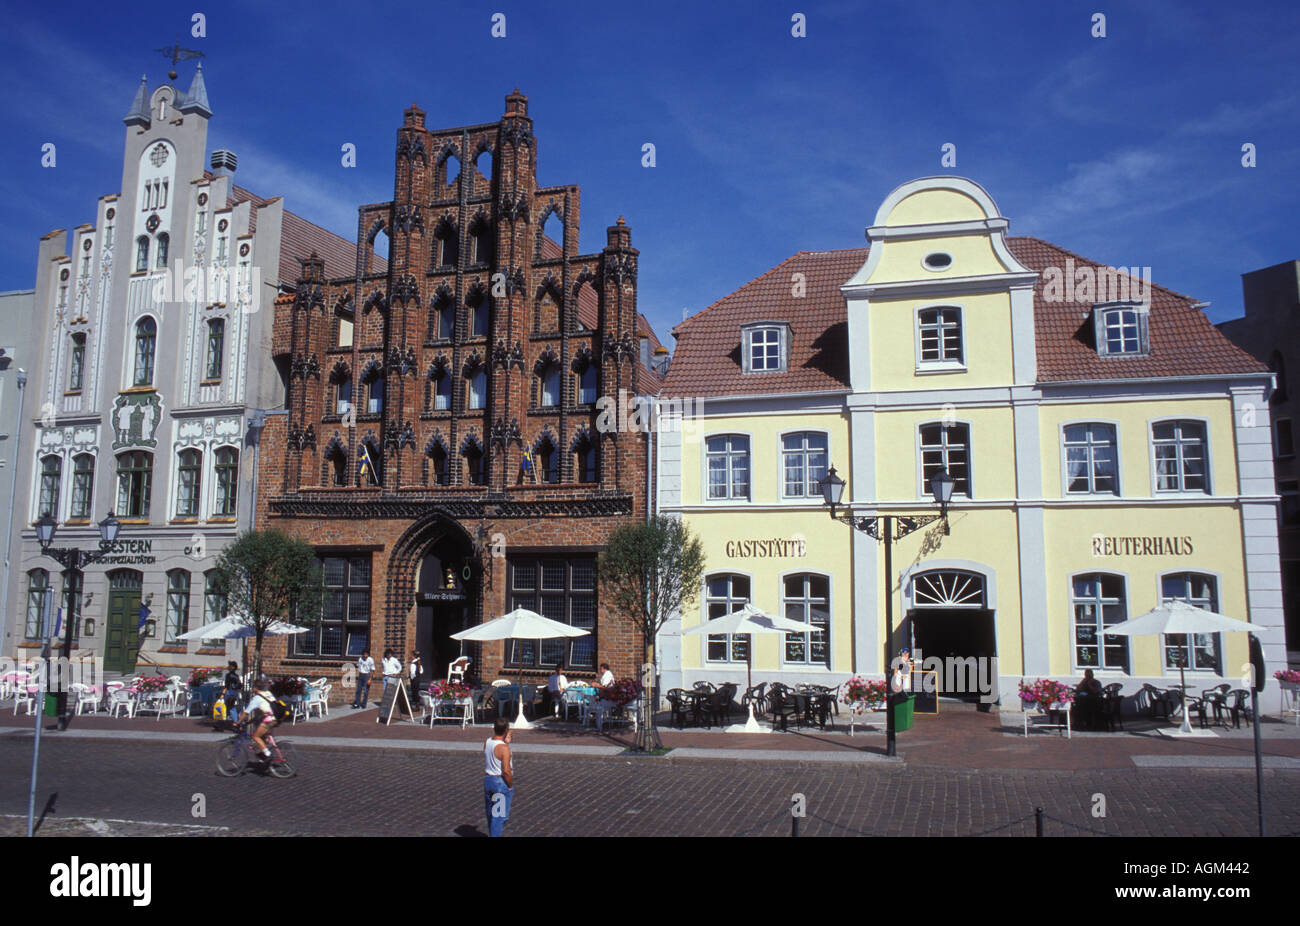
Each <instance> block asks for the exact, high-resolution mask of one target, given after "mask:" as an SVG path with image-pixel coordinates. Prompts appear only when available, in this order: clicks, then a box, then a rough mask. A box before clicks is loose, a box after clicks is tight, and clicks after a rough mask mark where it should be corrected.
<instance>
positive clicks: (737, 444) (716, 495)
mask: <svg viewBox="0 0 1300 926" xmlns="http://www.w3.org/2000/svg"><path fill="white" fill-rule="evenodd" d="M705 461H706V462H705V466H706V468H707V471H708V489H707V491H708V497H709V500H710V501H714V500H718V499H745V500H748V498H749V438H748V437H746V436H745V435H744V434H715V435H713V436H712V437H710V438H708V439H707V440H706V441H705Z"/></svg>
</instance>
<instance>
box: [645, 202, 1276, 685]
mask: <svg viewBox="0 0 1300 926" xmlns="http://www.w3.org/2000/svg"><path fill="white" fill-rule="evenodd" d="M1008 225H1009V223H1008V221H1007V219H1005V218H1003V217H1002V216H1001V215H1000V213H999V211H998V209H997V206H996V205H995V204H994V202H993V200H992V198H991V197H990V196H989V194H988V193H987V192H986V191H985V190H983V189H982V188H981V187H980V186H979V185H977V184H975V183H973V182H971V181H969V180H966V179H963V178H959V177H932V178H924V179H921V180H916V181H913V182H911V183H908V184H905V185H903V186H901V187H899V188H898V189H897V190H895V191H894V192H893V193H891V194H890V195H889V196H888V197H887V198H886V199H885V201H884V203H883V204H882V205H881V207H880V209H879V211H878V212H877V215H876V219H875V222H874V223H873V224H872V226H871V227H870V228H868V229H867V238H868V241H869V244H870V247H869V249H853V250H843V251H824V252H800V253H798V254H796V255H795V256H793V257H791V258H790V259H789V260H787V261H785V262H784V263H782V264H780V265H779V266H777V267H775V268H773V269H772V270H770V271H768V272H767V273H765V274H763V275H762V276H761V277H759V278H758V279H756V280H754V281H752V282H751V283H748V284H746V285H745V286H743V287H741V288H740V289H739V290H737V291H736V292H735V293H732V294H731V295H730V296H727V297H726V298H724V299H722V300H720V301H718V302H717V303H715V304H713V305H712V306H710V307H709V308H707V309H705V310H703V311H701V312H699V313H698V314H696V315H694V316H692V317H691V318H689V319H687V320H686V321H684V322H682V323H681V324H680V325H679V326H678V327H677V328H676V329H675V330H674V332H673V333H674V335H675V336H676V337H677V339H678V345H677V349H676V352H675V355H674V358H673V364H672V367H671V369H670V371H669V374H668V377H667V381H666V384H665V388H664V393H663V394H664V396H665V397H668V398H680V399H684V400H694V404H693V405H692V406H691V407H694V408H696V409H697V411H699V414H698V416H697V418H696V420H695V421H693V422H690V426H689V427H686V428H683V429H682V430H680V431H668V432H664V433H661V434H660V436H659V444H658V454H657V462H656V485H657V492H656V501H657V507H658V510H659V511H660V512H663V513H667V514H672V515H678V516H680V517H682V518H683V519H684V520H685V521H686V522H687V523H688V524H689V525H690V526H691V528H692V529H693V530H694V531H695V532H696V533H697V534H698V535H699V536H700V537H701V538H702V540H703V542H704V545H705V550H706V553H707V555H708V565H707V568H706V577H705V580H704V588H703V589H701V595H700V600H699V601H698V602H697V604H696V606H695V607H693V608H691V609H689V610H688V611H687V613H685V614H683V615H681V619H680V621H674V622H672V623H670V624H669V626H668V627H667V628H665V631H664V633H663V634H662V636H661V638H660V652H661V655H662V658H663V673H664V685H665V688H669V687H674V686H677V685H681V684H685V685H687V686H689V685H690V684H691V683H692V682H694V681H695V680H697V679H708V680H710V681H715V682H717V681H719V680H735V681H738V682H743V679H744V676H745V656H746V653H745V646H746V645H752V646H753V647H754V649H753V653H752V659H753V667H754V678H755V680H756V681H758V680H764V681H784V682H787V683H793V682H797V681H805V680H808V681H817V682H821V683H827V684H831V685H834V684H837V683H838V682H839V681H842V680H843V679H845V678H847V677H848V676H849V675H851V674H867V675H871V676H876V677H880V676H881V675H882V674H883V665H884V660H885V658H886V654H887V653H888V654H893V653H896V652H897V651H898V650H899V649H902V648H909V649H911V650H912V652H913V655H914V657H919V658H921V659H922V660H925V659H927V658H931V659H933V658H935V657H939V658H941V659H942V660H944V662H943V665H944V666H945V667H947V670H948V671H947V674H946V675H945V674H944V673H941V674H940V687H941V688H943V689H944V690H946V691H949V692H950V693H962V691H963V690H964V692H965V693H967V694H971V695H973V694H975V693H980V694H983V695H984V697H985V699H986V700H991V699H992V698H993V697H994V692H995V691H996V692H998V693H1000V695H1001V697H1002V698H1003V701H1004V703H1006V702H1007V701H1011V702H1014V701H1015V692H1016V685H1017V683H1018V682H1019V681H1020V680H1021V679H1022V678H1034V677H1047V676H1050V677H1055V678H1058V679H1067V680H1076V681H1077V679H1078V678H1079V677H1080V676H1081V675H1082V672H1083V671H1084V669H1087V668H1091V669H1094V670H1095V672H1096V674H1097V675H1098V677H1099V678H1100V679H1101V681H1102V682H1103V684H1109V683H1111V682H1119V683H1121V684H1122V687H1123V691H1124V693H1125V694H1134V693H1135V692H1137V691H1138V690H1139V689H1140V687H1141V684H1142V683H1144V682H1148V681H1150V682H1153V683H1155V684H1157V685H1160V684H1168V683H1170V682H1171V681H1173V680H1176V677H1177V675H1178V663H1179V661H1180V659H1181V660H1185V661H1186V664H1187V672H1188V676H1189V683H1190V684H1192V685H1193V686H1196V687H1209V686H1211V685H1213V684H1218V683H1220V682H1229V683H1231V684H1233V687H1238V686H1239V684H1240V682H1239V681H1238V679H1239V678H1240V676H1241V674H1242V667H1243V665H1244V664H1245V663H1246V661H1247V641H1246V638H1245V635H1244V634H1229V635H1207V636H1203V637H1201V636H1198V637H1196V638H1194V639H1187V638H1180V637H1167V638H1153V637H1151V638H1143V637H1138V638H1134V639H1132V640H1131V641H1130V640H1128V639H1126V638H1122V637H1115V636H1107V635H1105V634H1104V632H1103V631H1104V628H1105V627H1106V626H1108V625H1111V624H1114V623H1118V622H1121V621H1124V620H1127V619H1129V618H1131V617H1136V616H1138V615H1140V614H1142V613H1144V612H1145V611H1147V610H1150V609H1151V608H1153V607H1155V606H1157V605H1158V604H1160V603H1161V602H1162V601H1166V600H1169V599H1172V598H1181V599H1185V600H1188V601H1191V602H1192V603H1194V604H1198V605H1201V606H1205V607H1209V608H1212V609H1213V610H1217V611H1220V612H1222V613H1225V614H1228V615H1231V616H1235V617H1239V618H1242V619H1246V620H1250V621H1252V622H1254V623H1257V624H1259V625H1260V628H1261V639H1262V641H1263V643H1264V647H1265V658H1266V660H1267V661H1268V662H1269V663H1270V664H1271V665H1282V664H1284V657H1285V650H1284V643H1283V636H1282V608H1281V591H1280V589H1281V585H1280V572H1279V563H1278V550H1277V529H1276V505H1277V501H1278V499H1277V496H1276V495H1275V493H1274V487H1273V479H1272V459H1271V450H1270V447H1271V444H1270V427H1269V421H1268V405H1267V402H1266V399H1267V396H1268V393H1269V391H1270V389H1271V383H1272V380H1271V374H1270V373H1269V372H1268V371H1267V369H1266V368H1264V367H1263V365H1261V364H1259V363H1258V362H1257V361H1255V360H1254V359H1252V358H1251V357H1250V356H1248V355H1247V354H1245V353H1244V352H1242V351H1240V350H1239V349H1237V348H1236V347H1234V346H1233V345H1232V344H1231V343H1229V342H1228V341H1227V339H1226V338H1224V337H1223V336H1222V335H1220V334H1219V332H1218V331H1217V330H1216V329H1215V328H1214V326H1213V325H1211V324H1210V322H1209V320H1208V319H1207V318H1206V317H1205V315H1204V314H1203V313H1202V312H1201V306H1200V305H1198V304H1197V303H1196V302H1195V301H1194V300H1192V299H1190V298H1188V297H1185V296H1182V295H1180V294H1178V293H1175V292H1172V291H1170V290H1168V289H1165V288H1163V287H1160V286H1157V285H1154V284H1152V283H1151V281H1150V271H1149V269H1147V268H1142V267H1136V266H1135V267H1131V268H1119V269H1118V270H1116V269H1115V268H1108V267H1103V266H1101V265H1099V264H1096V263H1094V262H1092V261H1089V260H1087V259H1086V258H1083V257H1079V256H1078V255H1075V254H1071V253H1069V252H1067V251H1065V250H1063V249H1061V248H1059V247H1056V246H1055V245H1052V244H1049V243H1048V242H1045V241H1041V240H1038V239H1034V238H1024V237H1009V236H1008V235H1007V229H1008ZM830 465H834V466H835V468H836V471H837V473H838V474H839V475H840V476H841V477H842V478H844V479H845V480H846V482H847V486H846V491H845V495H844V501H843V505H844V506H846V507H847V508H849V509H850V510H851V511H852V512H853V514H855V515H858V516H865V515H874V514H890V513H896V514H932V513H937V506H936V505H935V504H934V502H933V501H932V499H931V497H930V492H929V489H928V484H929V479H930V477H931V475H933V473H934V472H935V471H936V470H938V469H940V468H946V469H947V471H948V472H949V474H950V475H951V476H952V477H953V478H954V479H955V480H956V483H955V490H954V495H953V500H952V504H951V507H950V511H949V517H948V524H949V526H950V532H949V533H947V534H945V533H944V532H943V530H942V524H941V523H936V524H934V525H932V526H931V527H929V528H928V529H923V530H920V531H917V532H915V533H913V534H911V535H909V536H907V537H905V538H903V539H901V540H898V541H896V542H895V545H894V562H893V565H894V574H893V575H892V576H885V574H884V563H883V551H882V550H881V549H880V547H879V544H878V543H877V541H876V540H874V539H872V538H871V537H870V536H868V535H867V534H865V533H863V532H860V531H856V530H854V529H853V528H852V527H850V526H849V525H848V524H847V523H845V522H844V521H841V520H832V519H831V517H830V516H829V511H828V509H827V507H826V506H825V505H824V503H823V501H822V499H821V496H820V493H819V492H818V489H817V482H818V480H820V479H821V478H822V477H823V476H824V475H825V473H826V470H827V467H828V466H830ZM886 594H891V595H893V596H894V601H893V605H894V615H895V636H894V639H892V640H890V641H888V643H887V642H886V641H885V639H884V636H885V621H884V611H885V607H884V606H885V597H884V596H885V595H886ZM747 601H748V602H753V603H754V604H755V605H757V606H758V607H761V608H763V609H764V610H767V611H769V612H772V613H778V614H785V615H786V616H788V617H792V618H795V619H796V620H801V621H805V622H808V623H809V632H808V633H807V634H799V635H785V636H784V637H782V636H778V635H773V636H770V637H766V638H762V637H760V638H755V639H754V640H753V641H746V640H744V639H743V638H738V639H727V638H726V637H725V636H718V635H709V636H698V635H689V636H682V631H683V630H689V629H690V628H691V627H694V626H696V625H698V624H700V623H701V622H702V621H705V620H707V619H708V618H709V617H711V616H712V617H716V616H720V615H722V614H725V613H728V612H729V611H730V610H733V609H734V608H735V607H737V606H739V605H740V604H743V603H745V602H747ZM972 657H974V660H972ZM995 660H996V661H995ZM953 665H956V666H957V667H958V671H957V672H956V673H953V672H952V666H953ZM962 666H967V667H970V668H969V669H968V670H967V671H972V672H978V673H980V674H981V678H980V679H978V680H977V679H976V677H975V676H971V677H970V678H967V679H965V680H963V675H962V671H961V667H962ZM938 667H939V666H936V668H938ZM983 676H986V678H985V677H983ZM977 682H978V684H977Z"/></svg>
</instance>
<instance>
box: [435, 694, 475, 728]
mask: <svg viewBox="0 0 1300 926" xmlns="http://www.w3.org/2000/svg"><path fill="white" fill-rule="evenodd" d="M429 704H430V706H431V707H432V708H433V709H432V710H431V711H430V712H429V727H430V729H432V728H433V725H434V724H435V723H437V722H438V721H439V720H459V721H460V728H461V729H462V730H463V729H465V727H467V726H472V725H473V723H474V699H473V698H430V699H429Z"/></svg>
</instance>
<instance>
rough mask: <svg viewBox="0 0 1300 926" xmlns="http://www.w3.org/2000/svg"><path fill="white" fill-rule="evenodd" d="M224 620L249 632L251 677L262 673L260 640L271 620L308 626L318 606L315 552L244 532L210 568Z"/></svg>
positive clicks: (281, 537)
mask: <svg viewBox="0 0 1300 926" xmlns="http://www.w3.org/2000/svg"><path fill="white" fill-rule="evenodd" d="M214 571H215V572H216V582H217V587H218V588H220V589H221V590H222V591H223V592H224V593H225V595H226V608H227V613H228V614H229V616H230V617H231V618H232V619H233V620H235V621H238V622H239V623H241V624H243V625H244V626H246V627H251V628H252V630H253V636H254V639H255V645H254V652H255V654H256V655H255V660H256V662H255V668H254V673H255V674H256V675H260V674H261V673H262V640H263V639H264V638H265V636H266V633H267V631H268V630H269V629H270V628H271V627H272V625H273V624H274V623H275V622H276V621H284V622H286V623H290V624H296V625H298V626H300V627H302V626H306V627H314V626H316V625H317V624H319V623H320V619H321V609H322V607H323V606H324V601H325V594H324V584H323V581H322V578H321V571H320V564H319V563H318V562H317V560H316V550H315V549H314V548H313V547H312V545H311V544H309V543H306V542H305V541H302V540H299V539H298V538H297V537H293V536H290V535H289V534H286V533H285V532H284V531H278V530H265V531H246V532H245V533H243V534H240V535H239V537H238V538H237V539H236V540H235V542H234V543H232V544H231V545H230V546H228V547H226V549H225V550H224V551H222V553H221V556H220V557H219V558H218V559H217V564H216V566H215V567H214Z"/></svg>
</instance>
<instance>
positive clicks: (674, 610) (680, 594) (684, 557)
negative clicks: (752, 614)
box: [599, 515, 704, 750]
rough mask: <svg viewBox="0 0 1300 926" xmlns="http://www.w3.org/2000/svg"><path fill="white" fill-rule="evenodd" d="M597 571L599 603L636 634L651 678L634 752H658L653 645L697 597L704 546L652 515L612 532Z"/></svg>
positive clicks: (669, 521)
mask: <svg viewBox="0 0 1300 926" xmlns="http://www.w3.org/2000/svg"><path fill="white" fill-rule="evenodd" d="M599 569H600V581H601V594H602V596H603V597H604V600H605V602H606V603H607V604H608V606H609V607H610V608H611V609H612V610H613V611H615V612H617V613H619V614H622V615H623V616H625V617H626V618H628V620H630V621H632V622H633V624H634V625H635V626H637V627H638V628H639V629H640V631H641V648H642V655H643V664H644V665H647V666H650V667H651V670H650V671H651V676H650V678H648V679H646V680H645V682H646V685H645V695H644V697H643V698H642V711H643V714H644V719H643V722H642V723H641V724H640V725H639V728H640V729H639V733H638V736H637V748H638V749H641V750H646V749H654V748H658V747H659V745H660V743H659V733H658V731H657V730H656V729H655V726H654V714H655V706H656V704H657V701H658V692H657V691H656V689H655V684H654V682H655V679H654V675H653V671H654V670H653V666H654V660H655V656H654V644H655V640H656V638H657V637H658V635H659V631H660V630H662V629H663V626H664V624H666V623H667V622H668V619H669V618H671V617H673V616H674V615H677V614H680V613H681V611H682V609H683V608H685V607H689V606H690V604H691V603H692V602H694V601H695V599H696V597H697V596H698V594H699V589H700V579H701V578H702V577H703V575H704V546H703V545H702V544H701V543H700V540H699V538H698V537H696V536H695V535H693V534H692V533H691V531H690V528H688V527H687V526H686V525H685V524H683V523H682V522H681V521H680V520H678V519H677V518H670V517H666V516H664V515H656V516H655V517H654V518H651V519H650V520H649V521H646V522H645V523H643V524H627V525H624V526H623V527H620V528H619V529H618V530H616V531H614V533H613V534H611V535H610V538H609V544H608V546H607V548H606V549H605V552H604V553H602V554H601V555H600V565H599Z"/></svg>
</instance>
